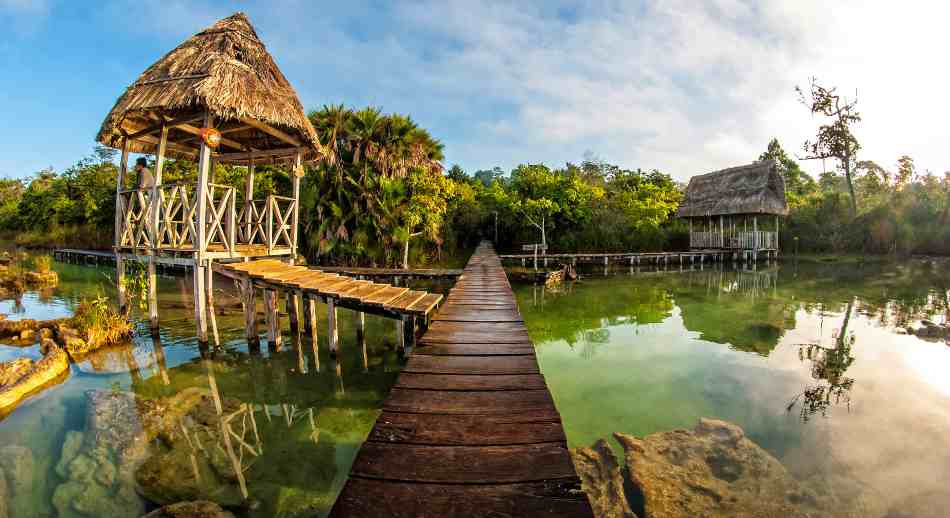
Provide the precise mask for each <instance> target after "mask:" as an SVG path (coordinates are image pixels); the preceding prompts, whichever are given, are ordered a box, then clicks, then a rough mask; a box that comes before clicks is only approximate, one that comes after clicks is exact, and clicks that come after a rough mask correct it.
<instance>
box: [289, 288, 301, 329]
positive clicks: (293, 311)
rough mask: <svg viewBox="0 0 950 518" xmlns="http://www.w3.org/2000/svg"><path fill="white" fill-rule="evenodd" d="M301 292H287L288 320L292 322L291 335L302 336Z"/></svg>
mask: <svg viewBox="0 0 950 518" xmlns="http://www.w3.org/2000/svg"><path fill="white" fill-rule="evenodd" d="M299 293H300V292H297V291H288V292H287V320H288V321H289V322H290V334H291V335H293V336H295V337H299V336H300V322H299V318H300V317H299V316H300V294H299Z"/></svg>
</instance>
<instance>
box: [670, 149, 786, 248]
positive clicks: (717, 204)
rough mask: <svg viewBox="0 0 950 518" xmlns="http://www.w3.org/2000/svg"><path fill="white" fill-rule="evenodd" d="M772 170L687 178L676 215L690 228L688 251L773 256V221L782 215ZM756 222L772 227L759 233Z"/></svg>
mask: <svg viewBox="0 0 950 518" xmlns="http://www.w3.org/2000/svg"><path fill="white" fill-rule="evenodd" d="M778 167H779V166H778V164H777V163H776V162H775V161H772V160H764V161H761V162H755V163H752V164H749V165H743V166H738V167H730V168H728V169H723V170H721V171H715V172H712V173H707V174H703V175H699V176H694V177H692V178H690V180H689V185H688V186H687V187H686V195H685V196H684V198H683V201H682V203H680V206H679V209H677V211H676V215H677V216H678V217H681V218H686V219H688V220H689V222H690V248H699V249H703V248H707V249H733V250H752V251H758V250H763V251H776V250H778V217H779V216H785V215H787V214H788V203H787V202H786V200H785V179H784V177H783V176H782V173H781V171H780V170H779V168H778ZM760 216H774V217H773V218H768V219H771V220H772V222H774V227H773V228H771V229H768V230H766V229H762V230H760V228H759V217H760ZM750 222H751V227H752V228H751V230H750V229H749V226H750ZM763 222H765V219H763ZM694 223H698V224H699V229H700V230H698V231H694V230H693V228H694V226H695V225H694ZM717 227H718V228H717ZM740 227H741V228H740Z"/></svg>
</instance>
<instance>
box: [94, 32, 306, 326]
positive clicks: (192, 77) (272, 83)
mask: <svg viewBox="0 0 950 518" xmlns="http://www.w3.org/2000/svg"><path fill="white" fill-rule="evenodd" d="M97 140H98V141H99V142H101V143H103V144H105V145H107V146H112V147H115V148H118V149H121V150H122V159H121V166H120V169H119V176H118V182H117V186H116V221H115V245H114V248H115V252H116V264H117V278H118V282H119V303H120V305H123V306H124V305H125V303H126V302H125V292H124V288H123V285H122V283H123V281H122V279H123V277H124V274H125V265H124V262H123V259H124V258H138V259H142V260H146V261H147V262H148V274H149V275H148V283H149V287H148V288H149V306H150V307H149V313H150V317H151V323H152V327H153V328H155V327H157V325H158V308H157V301H156V296H155V264H156V262H167V263H177V264H189V265H193V267H194V272H195V287H194V295H195V316H196V320H197V322H198V337H199V339H200V340H201V341H206V340H207V323H206V315H205V303H206V302H205V301H206V295H205V288H206V281H205V279H206V276H208V277H207V278H208V279H210V266H211V261H214V260H216V259H222V258H241V257H263V256H289V257H295V256H296V250H297V220H298V210H299V192H300V177H301V176H302V174H303V167H302V162H303V160H305V159H313V158H317V157H319V149H320V145H319V143H318V141H317V136H316V132H315V131H314V129H313V126H312V125H311V124H310V122H309V121H308V120H307V117H306V115H305V114H304V111H303V107H302V105H301V104H300V101H299V100H298V99H297V95H296V93H295V92H294V89H293V88H292V87H291V86H290V84H289V83H288V82H287V79H286V78H284V76H283V74H282V73H281V72H280V70H279V69H278V68H277V65H276V64H275V63H274V60H273V59H272V58H271V56H270V54H268V52H267V50H266V49H265V48H264V45H263V43H261V41H260V40H259V39H258V37H257V33H256V32H255V31H254V28H253V27H252V26H251V24H250V22H249V21H248V19H247V18H246V17H245V16H244V15H243V14H242V13H237V14H234V15H232V16H230V17H228V18H225V19H223V20H221V21H219V22H218V23H216V24H214V25H213V26H211V27H209V28H207V29H205V30H203V31H201V32H199V33H198V34H196V35H194V36H192V37H191V38H189V39H188V40H186V41H185V42H184V43H182V44H181V45H179V46H178V47H177V48H175V49H174V50H172V51H171V52H169V53H168V54H166V55H165V56H164V57H162V58H161V59H160V60H158V62H156V63H155V64H153V65H152V66H151V67H149V68H148V69H147V70H146V71H145V72H144V73H143V74H142V75H141V76H140V77H139V78H138V79H137V80H136V81H135V83H133V84H132V85H131V86H130V87H129V88H128V89H127V90H126V91H125V93H124V94H123V95H122V96H121V97H120V98H119V100H118V101H117V102H116V104H115V106H114V107H113V108H112V111H111V112H109V115H108V116H106V119H105V121H104V122H103V124H102V128H101V129H100V131H99V135H98V137H97ZM130 152H132V153H150V154H154V155H155V156H156V162H155V166H154V171H153V175H154V178H155V185H154V186H153V187H148V188H128V186H127V185H126V183H127V180H126V177H127V167H128V155H129V153H130ZM167 157H173V158H181V159H188V160H194V161H196V162H197V179H196V181H187V182H182V183H178V184H164V183H162V168H163V165H164V160H165V158H167ZM215 163H229V164H237V165H243V166H246V167H247V169H246V171H247V173H246V176H245V181H244V188H243V190H241V189H235V188H234V187H231V186H228V185H223V184H218V183H215V178H214V169H215V168H214V164H215ZM260 163H267V164H276V163H282V164H286V165H288V166H290V167H291V168H292V170H293V172H294V174H293V175H292V184H293V192H291V193H287V196H277V195H274V194H269V195H267V196H266V197H263V198H258V199H255V195H254V166H255V164H260Z"/></svg>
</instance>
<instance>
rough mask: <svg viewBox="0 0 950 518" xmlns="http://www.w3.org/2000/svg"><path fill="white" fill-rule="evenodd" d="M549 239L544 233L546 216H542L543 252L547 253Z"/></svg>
mask: <svg viewBox="0 0 950 518" xmlns="http://www.w3.org/2000/svg"><path fill="white" fill-rule="evenodd" d="M547 251H548V240H547V237H546V236H545V234H544V216H541V253H542V254H547Z"/></svg>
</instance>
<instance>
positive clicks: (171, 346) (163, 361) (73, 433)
mask: <svg viewBox="0 0 950 518" xmlns="http://www.w3.org/2000/svg"><path fill="white" fill-rule="evenodd" d="M54 267H55V268H56V269H57V270H58V271H59V273H60V277H61V283H60V286H59V287H58V288H57V291H56V292H55V293H54V294H53V295H52V298H51V299H48V300H43V299H42V298H41V297H40V296H38V295H36V294H31V293H28V294H26V295H25V296H24V297H23V300H22V303H23V311H24V313H23V316H24V317H26V318H34V317H37V316H38V317H40V318H50V317H52V316H64V315H68V314H69V312H70V308H71V307H72V306H73V305H75V304H76V303H77V302H78V300H79V299H80V298H82V297H89V296H96V295H99V294H102V295H105V296H109V295H110V290H112V289H113V288H112V285H111V283H110V282H109V279H108V277H106V276H105V275H104V273H103V272H106V270H103V271H98V270H96V269H94V268H86V267H78V266H73V265H59V264H57V265H54ZM189 286H190V281H188V280H187V279H181V278H176V277H165V278H161V279H160V283H159V294H158V296H159V306H160V308H161V311H162V329H161V333H160V334H159V335H158V336H151V334H150V333H149V331H148V327H147V324H142V325H141V326H140V327H139V329H138V333H137V334H136V338H135V340H134V341H133V342H132V343H130V344H128V345H126V346H123V347H115V348H110V349H102V350H99V351H96V352H94V353H92V354H90V355H87V356H86V357H84V358H81V359H78V361H77V363H76V364H75V367H76V368H75V369H74V370H73V373H72V375H71V376H70V377H69V378H68V379H67V380H66V381H65V382H64V383H63V384H62V385H59V386H57V387H53V388H51V389H49V390H47V391H45V392H43V393H42V394H40V395H38V396H36V397H34V398H31V399H30V400H29V401H27V402H26V403H25V404H23V405H21V406H20V407H19V408H18V409H17V410H16V411H15V412H14V413H13V414H11V415H10V416H9V417H8V418H6V419H5V420H3V421H0V442H2V443H3V444H4V445H5V447H6V449H4V448H0V472H3V473H2V475H3V476H5V477H6V480H7V481H8V482H9V481H12V480H17V481H20V480H25V479H24V478H23V477H26V478H29V479H30V480H33V481H35V482H31V483H29V484H27V483H25V482H24V483H22V484H20V483H19V482H18V484H19V485H18V486H17V487H18V488H20V489H18V490H17V492H16V494H13V491H10V492H8V494H7V495H6V497H3V496H2V495H0V499H5V501H6V502H7V503H8V504H10V505H7V506H6V508H7V509H11V510H14V512H13V514H12V515H13V516H18V517H20V516H24V517H30V516H51V515H60V516H140V515H142V514H144V511H145V507H146V505H152V504H163V503H171V502H178V501H182V500H195V499H202V498H203V499H210V500H212V501H215V502H218V503H220V504H222V505H225V506H227V507H228V509H229V510H230V511H232V512H234V513H235V514H236V515H238V516H274V515H281V516H312V515H314V514H323V513H326V512H327V511H328V510H329V508H330V506H331V505H332V503H333V501H334V499H335V498H336V494H337V493H338V492H339V491H340V489H341V488H342V485H343V483H344V482H345V480H346V475H347V473H348V472H349V467H350V464H351V463H352V461H353V458H354V457H355V455H356V452H357V450H358V448H359V446H360V444H361V443H362V442H363V440H364V439H365V436H366V434H367V433H368V432H369V430H370V428H371V427H372V423H373V422H374V420H375V418H376V415H377V414H378V412H379V410H378V409H379V407H380V404H381V402H382V400H383V398H384V397H385V395H386V394H387V393H388V390H389V387H391V386H392V384H393V383H394V381H395V378H396V375H397V374H398V372H399V370H400V369H401V366H402V364H403V360H401V359H400V357H399V356H398V354H397V353H396V351H395V345H396V341H395V334H394V333H393V326H392V322H391V321H389V320H386V319H382V318H377V317H373V316H369V317H365V318H363V319H358V318H356V314H355V313H353V312H350V311H349V310H342V309H341V310H339V320H340V353H339V355H337V357H334V358H331V357H330V355H329V354H328V348H327V345H328V344H327V342H326V336H324V333H318V334H320V336H319V337H318V341H317V342H316V343H314V342H313V341H312V340H311V339H310V338H309V337H310V333H309V332H307V333H303V336H301V334H298V333H286V331H285V336H284V337H283V338H284V342H283V344H284V345H283V347H281V349H280V350H277V349H268V348H264V349H263V350H261V348H260V347H253V346H252V345H250V344H247V343H246V341H245V340H244V338H243V336H244V319H243V311H242V310H241V306H240V299H239V297H236V294H237V292H236V291H234V290H233V289H232V286H231V285H230V283H225V282H222V283H220V284H219V285H218V286H217V287H216V290H215V308H214V309H215V313H216V316H217V319H216V324H217V327H218V332H219V336H218V338H219V342H220V345H219V346H215V347H202V346H200V345H199V344H198V343H197V341H196V340H195V339H194V324H193V322H192V318H193V310H192V308H191V307H190V305H191V301H190V290H189V289H188V287H189ZM0 304H6V305H9V306H12V305H13V304H14V302H13V301H9V302H7V301H3V302H0ZM9 306H5V307H9ZM282 309H283V305H282ZM314 309H315V314H316V316H317V317H323V318H317V319H316V320H317V325H318V326H319V327H318V329H319V330H320V331H322V330H324V329H326V322H325V320H323V319H325V317H326V311H325V308H324V307H322V305H321V306H320V307H319V308H314ZM284 317H285V321H284V324H285V329H286V323H287V322H286V315H284ZM309 325H310V323H309V321H308V319H304V326H309ZM7 349H9V350H10V354H9V355H8V354H7ZM33 349H35V348H20V347H16V348H13V347H0V352H2V353H3V356H4V359H6V358H7V357H8V356H10V355H13V356H22V355H24V354H33V353H34V351H33ZM36 354H38V352H37V353H36ZM321 367H323V368H322V369H321ZM108 430H119V431H123V432H121V434H120V435H114V434H110V433H106V431H108ZM106 439H108V440H106ZM7 450H9V452H8V451H7ZM14 450H16V451H14ZM8 453H9V454H10V455H14V454H15V455H21V454H22V456H29V458H30V461H29V464H27V463H26V461H24V462H22V463H20V464H18V466H27V465H28V466H29V468H25V469H27V471H26V472H24V473H22V474H19V473H18V474H11V473H8V472H7V471H8V470H6V469H5V468H4V466H5V464H4V463H3V462H4V459H5V458H6V457H5V456H6V455H7V454H8ZM110 473H115V475H116V476H115V477H114V478H109V477H111V475H109V476H107V474H110ZM143 496H144V497H146V498H144V499H143ZM147 502H149V503H147ZM2 504H3V502H0V507H2Z"/></svg>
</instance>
